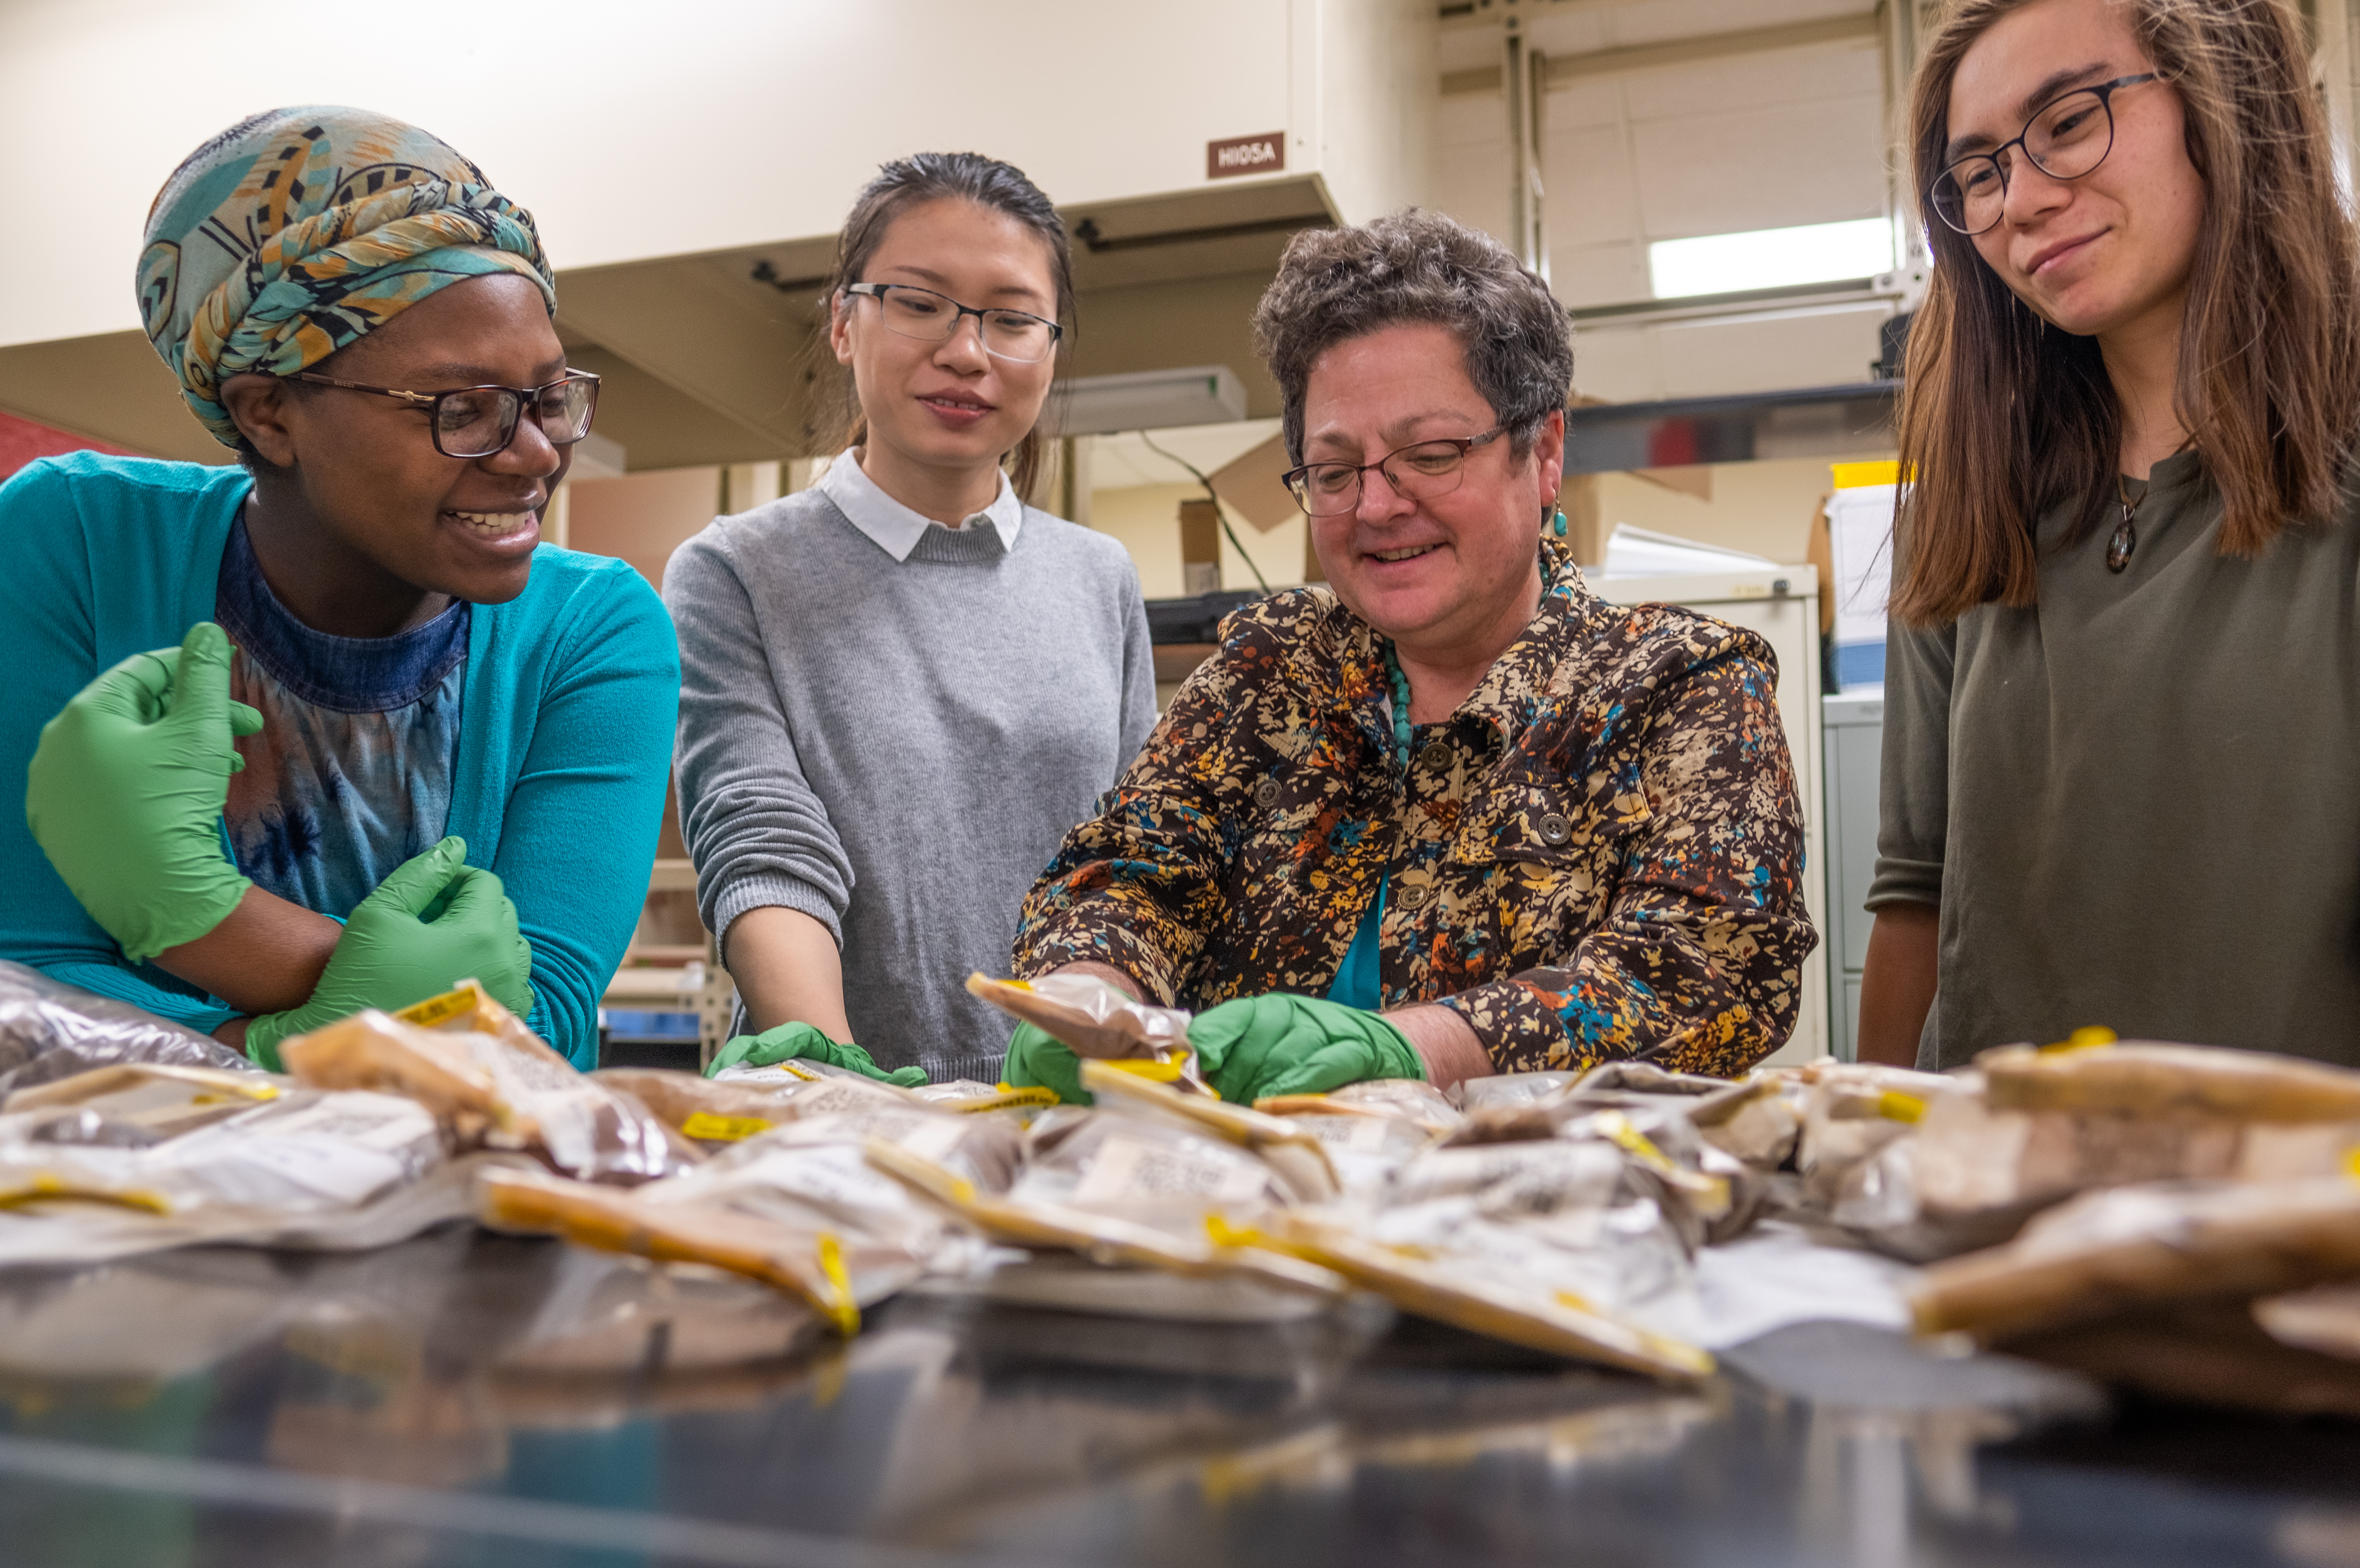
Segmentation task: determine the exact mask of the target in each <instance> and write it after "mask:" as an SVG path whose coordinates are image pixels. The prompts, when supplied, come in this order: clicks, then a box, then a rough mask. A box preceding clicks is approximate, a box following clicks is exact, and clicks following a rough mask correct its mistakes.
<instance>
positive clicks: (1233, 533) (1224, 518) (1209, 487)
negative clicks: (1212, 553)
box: [1139, 430, 1270, 593]
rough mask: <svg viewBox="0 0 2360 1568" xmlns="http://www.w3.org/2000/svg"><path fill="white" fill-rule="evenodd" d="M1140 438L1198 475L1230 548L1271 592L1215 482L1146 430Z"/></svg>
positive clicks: (1151, 448)
mask: <svg viewBox="0 0 2360 1568" xmlns="http://www.w3.org/2000/svg"><path fill="white" fill-rule="evenodd" d="M1139 439H1140V440H1141V441H1145V442H1147V450H1148V451H1150V452H1153V453H1155V454H1156V455H1157V456H1158V457H1166V458H1170V459H1171V460H1172V461H1173V462H1175V463H1178V464H1179V465H1180V466H1181V467H1183V468H1185V469H1186V470H1187V471H1188V472H1189V473H1191V474H1195V475H1196V483H1197V484H1199V485H1203V486H1204V487H1205V495H1206V496H1207V498H1208V499H1210V500H1211V502H1212V503H1213V516H1215V517H1218V518H1219V519H1220V520H1221V532H1222V533H1224V534H1226V535H1227V536H1228V537H1229V545H1230V548H1231V549H1233V550H1236V551H1237V552H1238V559H1239V560H1240V561H1244V562H1245V563H1246V570H1247V571H1248V572H1252V573H1253V580H1254V586H1256V587H1258V588H1260V589H1261V590H1262V592H1263V593H1269V592H1270V579H1268V578H1266V577H1264V576H1263V575H1262V568H1261V567H1259V566H1256V565H1255V564H1254V558H1253V557H1252V556H1251V555H1248V554H1247V553H1246V547H1245V545H1244V543H1243V542H1242V541H1241V540H1240V539H1239V538H1238V530H1237V529H1235V528H1231V527H1229V513H1228V512H1226V511H1224V510H1223V509H1222V507H1221V493H1220V492H1219V491H1218V490H1216V489H1214V488H1213V482H1212V481H1211V480H1209V479H1207V478H1206V477H1205V475H1204V474H1203V472H1202V471H1201V470H1199V469H1198V468H1197V466H1196V464H1195V463H1191V462H1189V461H1188V460H1187V459H1186V458H1185V457H1182V456H1181V455H1179V454H1178V453H1177V452H1165V451H1164V449H1163V448H1162V447H1160V446H1157V445H1156V444H1155V442H1154V441H1153V439H1152V438H1151V437H1150V436H1149V435H1148V433H1147V432H1146V431H1145V430H1142V431H1140V432H1139Z"/></svg>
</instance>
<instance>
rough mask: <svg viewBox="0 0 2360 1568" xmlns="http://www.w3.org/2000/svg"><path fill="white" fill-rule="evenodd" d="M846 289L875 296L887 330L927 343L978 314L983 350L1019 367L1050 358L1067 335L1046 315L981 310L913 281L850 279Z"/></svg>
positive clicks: (862, 295)
mask: <svg viewBox="0 0 2360 1568" xmlns="http://www.w3.org/2000/svg"><path fill="white" fill-rule="evenodd" d="M844 291H845V292H846V293H847V294H851V295H857V296H858V297H859V298H861V299H874V300H876V301H877V310H878V313H879V314H880V316H881V317H882V318H883V319H884V321H885V329H886V331H888V332H899V333H900V334H901V336H903V337H905V338H917V339H919V340H920V341H921V342H924V343H945V342H947V341H948V340H949V339H950V338H951V337H952V336H953V335H954V334H955V333H956V332H957V331H958V326H959V322H960V321H961V320H962V319H964V318H966V317H968V316H973V317H974V318H975V324H976V330H977V331H978V332H979V333H981V334H982V337H983V350H984V352H985V353H986V354H990V355H991V356H992V357H994V358H995V359H1005V360H1011V361H1013V362H1015V363H1017V364H1020V365H1038V364H1039V363H1041V361H1043V360H1044V359H1046V358H1048V357H1049V355H1050V354H1052V353H1054V352H1055V350H1056V347H1057V340H1058V339H1059V338H1061V337H1064V336H1065V328H1063V327H1061V326H1059V325H1058V324H1057V323H1056V322H1054V321H1050V320H1049V319H1048V318H1046V317H1044V316H1035V315H1033V314H1032V313H1031V312H1030V311H1027V310H978V309H977V308H976V307H975V306H973V305H962V304H960V303H959V302H958V301H957V300H956V299H952V298H951V297H950V296H949V295H947V294H937V293H935V292H934V290H933V289H921V288H919V287H918V286H917V285H915V284H913V283H847V284H846V285H845V286H844Z"/></svg>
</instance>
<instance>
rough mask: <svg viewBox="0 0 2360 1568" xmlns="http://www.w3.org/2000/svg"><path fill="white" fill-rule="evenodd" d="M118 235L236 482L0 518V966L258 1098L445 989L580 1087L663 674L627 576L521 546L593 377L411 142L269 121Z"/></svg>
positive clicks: (657, 764) (470, 198)
mask: <svg viewBox="0 0 2360 1568" xmlns="http://www.w3.org/2000/svg"><path fill="white" fill-rule="evenodd" d="M139 303H140V309H141V312H142V316H143V320H144V322H145V325H146V328H147V335H148V338H149V340H150V341H151V342H152V343H154V344H155V347H156V351H157V353H158V354H160V355H161V356H162V357H163V360H164V363H165V364H166V365H169V367H170V368H171V370H172V372H173V374H174V375H175V376H177V377H178V379H179V381H180V391H181V396H182V397H183V398H184V399H185V400H186V401H187V403H188V405H189V407H190V408H191V410H192V411H193V412H194V413H195V415H196V416H197V418H198V419H200V420H201V421H202V422H203V424H204V425H205V427H206V429H208V430H211V431H212V432H213V436H214V437H215V439H217V440H219V441H221V442H222V444H223V445H224V446H225V447H229V448H232V449H234V450H235V452H236V453H237V456H238V460H239V461H238V463H237V464H235V465H227V464H225V465H223V466H220V467H204V466H200V465H196V464H191V463H154V462H147V461H143V460H136V459H121V458H112V457H103V456H99V455H96V454H93V453H80V454H76V455H74V456H71V457H66V458H56V459H49V460H45V461H43V462H40V463H34V464H32V465H31V466H29V467H27V468H26V469H24V470H23V471H21V472H20V473H19V474H17V475H16V477H15V478H14V479H12V480H10V481H9V483H8V484H7V485H6V486H5V488H0V581H5V582H7V583H10V584H11V586H12V587H13V588H14V590H15V592H16V601H17V602H16V615H15V616H14V617H13V618H11V619H10V620H9V621H7V622H6V623H5V625H0V652H5V668H6V669H7V670H8V671H9V679H8V680H7V681H6V682H5V685H0V773H5V774H6V775H7V776H10V777H23V778H26V779H27V794H26V813H25V818H24V822H23V824H22V825H19V826H10V825H8V823H7V822H5V820H0V885H5V886H6V887H8V889H9V891H10V898H9V899H8V901H7V905H6V908H5V911H0V957H6V958H9V959H13V960H16V961H17V962H19V963H24V964H32V965H35V966H37V967H38V968H41V969H43V970H46V971H47V972H49V974H51V975H56V976H57V977H58V978H60V979H63V980H67V981H71V982H72V983H73V984H76V985H82V986H85V987H87V988H89V989H91V990H93V991H98V992H102V993H104V994H105V995H107V996H115V997H119V998H121V999H124V1000H126V1001H130V1002H133V1003H136V1004H137V1005H138V1006H140V1007H146V1008H147V1009H149V1010H150V1011H152V1012H156V1013H159V1014H162V1015H164V1016H166V1017H168V1018H174V1019H177V1020H179V1021H180V1022H183V1023H185V1024H188V1025H190V1026H191V1027H192V1028H196V1029H203V1030H206V1031H209V1032H211V1033H213V1034H214V1035H215V1036H217V1037H218V1038H220V1039H222V1040H226V1041H229V1042H231V1043H233V1044H239V1045H243V1046H244V1048H245V1049H246V1051H247V1052H248V1054H249V1055H251V1056H253V1057H254V1058H255V1059H256V1060H257V1061H258V1062H262V1063H263V1064H265V1065H267V1066H268V1065H276V1063H277V1060H278V1056H277V1046H278V1042H279V1040H283V1039H284V1038H286V1037H287V1036H288V1035H290V1034H292V1033H296V1032H300V1030H303V1029H310V1028H313V1027H316V1026H317V1025H319V1024H321V1023H324V1022H327V1021H329V1020H330V1019H332V1018H338V1017H341V1016H343V1015H344V1014H347V1013H350V1012H353V1011H355V1010H357V1009H359V1008H361V1007H402V1006H406V1005H407V1004H409V1003H411V1002H415V1001H418V1000H420V999H421V997H424V996H430V995H432V994H433V993H434V992H436V991H439V990H442V989H444V988H446V987H447V986H448V985H450V983H451V982H452V981H453V980H455V979H458V978H461V977H463V976H465V975H474V976H476V977H478V978H480V979H481V980H482V981H483V982H484V984H485V985H486V987H487V988H488V989H490V990H491V991H492V992H493V994H495V995H496V996H499V997H500V999H501V1000H502V1001H504V1002H506V1003H508V1005H509V1006H510V1007H514V1008H515V1009H516V1010H517V1011H518V1012H519V1013H520V1014H524V1015H527V1016H528V1018H529V1019H530V1022H531V1024H532V1027H533V1028H534V1029H537V1030H538V1031H540V1032H541V1034H542V1035H544V1036H545V1037H546V1038H548V1039H549V1040H552V1042H554V1043H555V1044H556V1045H557V1047H558V1048H559V1049H560V1050H561V1051H564V1052H566V1054H568V1055H569V1056H570V1057H572V1058H573V1059H574V1061H575V1062H579V1063H581V1064H583V1065H585V1066H587V1065H591V1064H592V1059H593V1057H594V1056H595V1050H596V1038H597V1029H596V1010H597V1004H598V996H599V994H600V992H601V991H602V990H603V989H604V987H605V985H606V980H607V979H608V977H609V976H610V975H611V974H612V973H613V971H614V968H615V966H616V964H617V963H618V962H619V961H620V959H621V956H622V953H623V949H624V946H625V944H626V943H627V942H628V940H629V938H630V934H631V931H632V929H633V926H634V924H635V922H636V920H637V918H638V914H639V906H640V903H641V900H642V899H643V898H644V896H645V893H646V889H647V873H648V867H649V865H650V861H651V859H652V857H653V854H654V844H655V835H656V828H657V819H658V816H659V814H660V812H661V809H662V797H663V779H664V768H665V764H666V761H667V759H668V757H669V753H670V748H671V743H672V721H673V710H674V705H675V702H676V700H677V694H678V686H679V681H678V659H677V655H676V652H675V649H674V645H673V641H672V626H671V623H670V621H669V619H668V618H667V617H666V615H665V614H664V611H663V607H662V605H661V603H660V602H659V601H658V600H657V598H656V596H655V594H654V593H653V592H652V591H651V590H650V588H649V587H648V585H647V584H646V583H644V582H642V581H641V580H640V579H639V576H638V574H637V573H635V572H632V571H631V570H630V568H628V566H625V565H624V564H623V563H622V562H620V561H610V560H605V559H601V558H596V557H591V556H582V555H574V554H572V553H569V552H567V551H563V550H540V549H537V548H536V547H537V546H538V544H539V541H540V525H539V519H540V515H541V510H542V508H543V507H544V506H546V505H547V503H548V500H549V497H550V495H551V492H552V488H553V487H554V486H555V485H556V484H557V482H558V481H559V480H560V479H561V478H563V476H564V473H565V467H566V463H567V461H568V457H569V453H570V452H571V450H572V444H573V443H574V442H575V441H579V440H580V439H581V438H582V437H583V436H584V435H585V434H586V433H587V432H588V430H589V427H590V419H591V415H592V413H593V411H594V409H595V406H596V401H597V380H596V378H595V376H585V375H582V374H579V373H575V372H571V371H568V370H567V368H566V365H565V354H564V351H563V348H562V347H561V346H560V345H559V343H558V339H557V334H556V332H555V331H554V329H553V327H552V322H551V316H552V311H553V310H554V309H555V303H556V294H555V289H554V285H553V283H552V278H551V273H550V267H549V262H548V259H547V258H546V257H545V256H543V255H542V254H541V241H540V238H539V236H538V234H536V233H535V231H534V228H533V223H532V219H531V217H530V214H529V213H527V212H525V211H524V210H523V209H522V208H520V207H518V206H516V205H515V204H514V203H512V202H510V201H508V199H507V198H506V197H504V196H502V195H500V194H499V192H498V191H496V190H494V189H493V188H492V186H491V184H490V182H489V181H488V180H486V178H485V176H484V173H483V171H482V170H481V169H477V168H475V165H473V164H472V163H469V162H468V161H467V160H466V159H465V158H461V157H460V156H459V155H458V154H457V153H455V152H453V150H452V149H451V148H450V147H445V146H444V145H443V143H442V142H440V141H438V140H436V139H435V138H434V137H432V136H429V135H427V134H426V133H425V132H423V131H421V130H418V129H416V128H415V127H413V126H410V125H403V124H400V123H399V122H398V121H394V120H388V119H387V118H385V117H383V116H381V115H377V114H366V113H364V112H362V111H358V110H353V109H333V108H292V109H281V110H276V111H273V112H271V113H268V114H259V115H257V116H255V117H254V118H252V119H249V120H246V121H245V122H244V123H242V124H240V125H235V126H233V127H231V128H230V129H228V130H226V131H224V132H223V133H222V134H221V135H220V136H215V137H214V138H213V140H211V141H210V142H208V143H206V144H205V146H203V147H201V148H199V149H198V150H197V152H196V153H194V154H193V155H192V156H191V157H190V158H189V159H188V160H187V161H186V162H185V163H183V164H182V165H181V166H180V169H178V170H177V171H176V172H175V173H174V174H173V176H172V178H171V179H170V180H169V181H168V182H166V184H165V186H164V189H163V191H162V192H161V193H160V194H159V195H158V197H157V199H156V203H155V206H154V208H153V209H152V210H151V212H150V213H149V216H148V222H147V250H146V253H145V254H144V255H143V256H142V257H141V258H140V264H139ZM174 645H177V646H174ZM27 830H29V831H27Z"/></svg>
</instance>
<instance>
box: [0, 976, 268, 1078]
mask: <svg viewBox="0 0 2360 1568" xmlns="http://www.w3.org/2000/svg"><path fill="white" fill-rule="evenodd" d="M117 1062H154V1063H158V1064H161V1065H169V1066H176V1067H210V1068H214V1069H217V1070H219V1071H222V1072H225V1073H251V1072H257V1071H258V1069H257V1068H256V1067H255V1065H254V1063H252V1062H248V1061H247V1060H246V1057H245V1055H244V1054H243V1053H242V1052H239V1051H233V1050H231V1049H230V1048H229V1047H228V1046H225V1045H224V1044H222V1043H221V1042H220V1041H219V1040H213V1039H212V1038H210V1037H208V1036H205V1035H202V1034H199V1033H197V1032H196V1031H195V1030H194V1029H183V1028H181V1027H180V1025H179V1024H176V1023H173V1022H171V1021H169V1019H165V1018H158V1017H157V1016H156V1015H155V1014H153V1013H148V1012H143V1011H141V1010H140V1009H139V1008H137V1007H133V1006H131V1004H129V1003H128V1002H118V1001H115V999H114V998H112V997H109V996H99V995H97V994H96V993H95V992H91V991H85V990H82V988H81V987H80V986H77V985H66V984H65V983H64V982H62V981H59V980H52V979H50V978H49V976H48V975H44V974H42V973H41V972H40V971H39V970H38V969H28V968H27V967H26V966H25V965H23V964H9V963H6V962H5V961H0V1094H5V1093H7V1092H8V1091H9V1090H12V1089H20V1088H27V1087H29V1086H31V1085H33V1084H35V1083H51V1082H54V1081H55V1080H57V1079H60V1078H66V1077H71V1076H72V1075H73V1074H74V1073H87V1072H89V1071H90V1070H91V1069H92V1068H93V1067H105V1066H111V1065H113V1064H115V1063H117Z"/></svg>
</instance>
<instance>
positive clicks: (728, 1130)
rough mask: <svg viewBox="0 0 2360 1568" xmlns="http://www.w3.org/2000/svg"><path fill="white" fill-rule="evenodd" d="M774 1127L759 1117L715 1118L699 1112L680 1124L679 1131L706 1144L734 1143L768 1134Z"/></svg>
mask: <svg viewBox="0 0 2360 1568" xmlns="http://www.w3.org/2000/svg"><path fill="white" fill-rule="evenodd" d="M775 1125H777V1124H775V1123H772V1122H767V1121H764V1120H763V1119H762V1118H761V1117H760V1116H715V1115H714V1114H713V1113H712V1112H711V1111H699V1112H697V1113H696V1114H695V1115H694V1116H691V1117H689V1118H688V1120H686V1121H684V1122H683V1123H681V1124H680V1130H681V1131H682V1132H683V1133H685V1134H686V1135H688V1136H689V1137H690V1138H702V1139H703V1140H705V1142H706V1143H736V1142H737V1141H738V1140H739V1139H740V1138H751V1137H753V1136H754V1135H755V1134H756V1133H758V1132H768V1131H770V1128H771V1127H774V1126H775Z"/></svg>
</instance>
